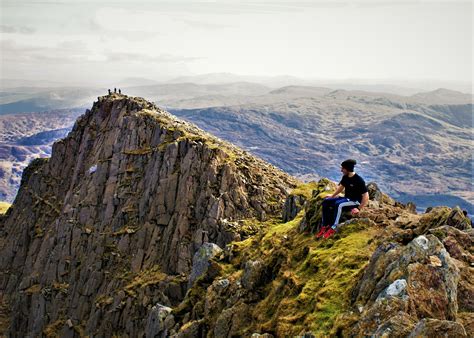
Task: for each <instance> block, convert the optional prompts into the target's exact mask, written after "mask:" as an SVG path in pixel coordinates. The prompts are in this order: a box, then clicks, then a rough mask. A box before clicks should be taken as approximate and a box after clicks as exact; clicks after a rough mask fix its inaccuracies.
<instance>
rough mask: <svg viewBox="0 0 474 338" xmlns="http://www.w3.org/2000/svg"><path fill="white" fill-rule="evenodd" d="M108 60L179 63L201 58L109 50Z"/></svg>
mask: <svg viewBox="0 0 474 338" xmlns="http://www.w3.org/2000/svg"><path fill="white" fill-rule="evenodd" d="M106 58H107V61H108V62H128V63H179V62H192V61H196V60H200V59H202V58H199V57H185V56H177V55H171V54H160V55H155V56H154V55H146V54H139V53H125V52H117V53H113V52H109V53H107V54H106Z"/></svg>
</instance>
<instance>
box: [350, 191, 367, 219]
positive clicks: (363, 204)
mask: <svg viewBox="0 0 474 338" xmlns="http://www.w3.org/2000/svg"><path fill="white" fill-rule="evenodd" d="M367 204H369V193H368V192H365V193H363V194H362V200H361V201H360V205H359V206H358V207H357V208H353V209H352V210H351V214H352V215H357V214H358V213H359V211H361V210H362V209H363V208H365V207H366V206H367Z"/></svg>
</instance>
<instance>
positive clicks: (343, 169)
mask: <svg viewBox="0 0 474 338" xmlns="http://www.w3.org/2000/svg"><path fill="white" fill-rule="evenodd" d="M341 173H342V174H343V175H344V176H345V175H347V174H349V171H348V170H347V169H346V168H343V167H341Z"/></svg>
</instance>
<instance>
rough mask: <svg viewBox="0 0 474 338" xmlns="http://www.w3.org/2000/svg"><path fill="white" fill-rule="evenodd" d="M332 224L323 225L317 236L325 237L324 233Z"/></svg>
mask: <svg viewBox="0 0 474 338" xmlns="http://www.w3.org/2000/svg"><path fill="white" fill-rule="evenodd" d="M329 227H330V225H326V226H324V227H321V230H319V232H318V233H317V234H316V237H317V238H321V237H323V235H324V233H325V232H326V231H327V230H328V229H329Z"/></svg>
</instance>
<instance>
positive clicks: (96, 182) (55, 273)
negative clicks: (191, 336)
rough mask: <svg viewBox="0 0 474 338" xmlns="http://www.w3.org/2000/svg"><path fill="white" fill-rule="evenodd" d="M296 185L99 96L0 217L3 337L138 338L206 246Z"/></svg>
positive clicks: (197, 135) (235, 234)
mask: <svg viewBox="0 0 474 338" xmlns="http://www.w3.org/2000/svg"><path fill="white" fill-rule="evenodd" d="M294 184H295V180H294V179H292V178H290V177H289V176H287V175H286V174H284V173H282V172H280V171H278V170H277V169H276V168H274V167H273V166H271V165H269V164H267V163H264V162H263V161H261V160H259V159H256V158H254V157H252V156H251V155H249V154H248V153H246V152H244V151H242V150H240V149H238V148H236V147H234V146H232V145H230V144H227V143H225V142H223V141H221V140H219V139H217V138H214V137H212V136H211V135H209V134H206V133H204V132H203V131H201V130H199V129H198V128H196V127H194V126H193V125H190V124H187V123H185V122H183V121H180V120H178V119H176V118H174V117H173V116H172V115H170V114H169V113H167V112H165V111H163V110H161V109H159V108H157V107H156V106H154V105H153V104H151V103H149V102H147V101H145V100H143V99H141V98H131V97H126V96H124V95H116V94H112V95H109V96H105V97H100V98H99V100H98V101H97V102H95V103H94V105H93V107H92V109H91V110H88V111H87V112H86V113H85V114H84V115H82V116H81V117H80V118H79V119H78V120H77V122H76V124H75V126H74V128H73V130H72V131H71V132H70V133H69V135H68V136H67V137H66V138H65V139H63V140H60V141H58V142H56V143H55V144H54V146H53V151H52V156H51V158H50V159H41V160H36V161H33V163H31V165H30V166H28V167H27V169H26V170H25V172H24V174H23V178H22V184H21V188H20V191H19V193H18V195H17V198H16V199H15V202H14V203H13V206H12V207H11V208H10V209H9V211H8V213H7V215H6V216H5V217H4V218H3V219H2V221H1V222H2V224H1V225H0V228H1V229H2V236H1V237H0V250H1V255H0V257H1V258H0V271H1V275H0V292H1V297H2V299H3V298H7V301H8V304H10V305H9V306H10V313H11V321H10V323H9V324H10V328H9V330H10V331H9V332H15V334H18V335H23V336H26V335H30V336H37V335H40V334H41V333H45V332H46V333H48V334H60V335H72V334H73V333H74V332H76V334H94V335H104V334H107V335H108V334H112V333H113V332H120V333H121V334H128V335H131V336H137V335H141V334H143V332H144V329H145V327H147V318H149V313H150V311H152V310H151V309H152V307H153V306H155V304H157V303H159V304H162V305H163V306H173V305H176V304H177V303H178V302H179V301H181V299H182V298H183V297H184V294H185V292H186V288H187V276H188V274H189V273H190V272H191V266H192V257H193V255H194V253H195V252H196V250H198V249H199V248H200V247H201V246H202V244H203V243H206V242H213V243H216V244H217V245H219V246H222V247H223V246H225V245H226V244H227V243H228V242H230V241H231V240H236V239H241V237H242V236H245V233H242V232H241V231H238V230H239V229H234V228H233V227H230V226H229V224H230V223H231V222H232V221H238V220H243V219H250V218H252V219H256V220H264V219H266V218H269V217H270V218H271V217H277V216H278V215H280V213H281V210H282V206H283V202H282V201H283V200H284V198H285V196H286V195H287V192H288V191H289V190H290V189H291V188H292V187H294ZM280 201H281V202H280ZM148 322H149V323H150V321H148ZM150 325H151V326H153V325H155V324H153V325H152V324H150ZM150 325H148V327H151V326H150ZM111 328H112V331H111ZM150 330H151V329H150ZM46 333H45V334H46Z"/></svg>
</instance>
